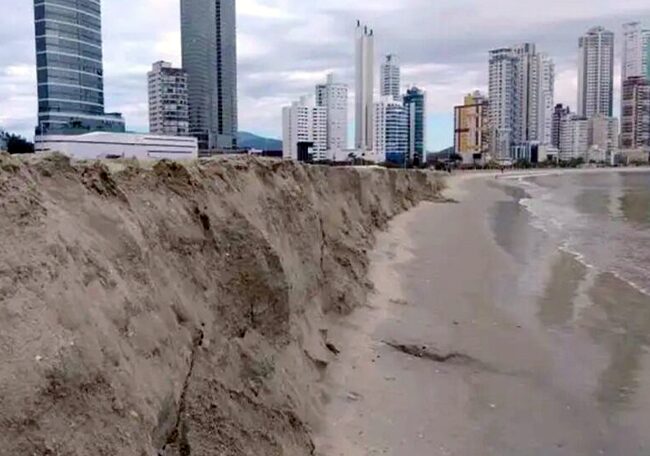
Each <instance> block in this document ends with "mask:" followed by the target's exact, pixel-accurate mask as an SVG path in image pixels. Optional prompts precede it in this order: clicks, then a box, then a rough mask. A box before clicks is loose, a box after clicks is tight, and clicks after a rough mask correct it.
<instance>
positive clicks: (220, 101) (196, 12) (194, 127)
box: [181, 0, 237, 150]
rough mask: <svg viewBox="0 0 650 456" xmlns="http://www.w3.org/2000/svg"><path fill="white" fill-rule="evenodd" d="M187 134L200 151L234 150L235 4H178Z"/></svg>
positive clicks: (202, 0) (214, 0)
mask: <svg viewBox="0 0 650 456" xmlns="http://www.w3.org/2000/svg"><path fill="white" fill-rule="evenodd" d="M181 36H182V55H183V69H184V70H185V71H186V72H187V86H188V98H189V112H190V134H191V135H192V136H195V137H196V138H197V139H198V140H199V147H200V148H201V149H203V150H230V149H236V148H237V43H236V15H235V0H181Z"/></svg>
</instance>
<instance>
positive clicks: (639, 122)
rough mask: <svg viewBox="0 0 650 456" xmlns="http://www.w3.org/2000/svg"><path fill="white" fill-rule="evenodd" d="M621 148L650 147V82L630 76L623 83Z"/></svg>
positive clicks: (644, 148)
mask: <svg viewBox="0 0 650 456" xmlns="http://www.w3.org/2000/svg"><path fill="white" fill-rule="evenodd" d="M622 99H623V109H622V112H621V149H624V150H635V149H643V150H646V149H650V82H649V81H648V80H647V79H646V78H644V77H630V78H627V79H626V80H625V82H624V83H623V94H622Z"/></svg>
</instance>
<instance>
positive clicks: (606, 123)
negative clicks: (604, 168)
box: [589, 115, 619, 162]
mask: <svg viewBox="0 0 650 456" xmlns="http://www.w3.org/2000/svg"><path fill="white" fill-rule="evenodd" d="M618 133H619V122H618V119H616V118H614V117H605V116H603V115H597V116H594V117H592V118H591V119H589V160H594V161H597V162H603V161H610V160H611V157H612V156H614V155H616V153H617V152H618Z"/></svg>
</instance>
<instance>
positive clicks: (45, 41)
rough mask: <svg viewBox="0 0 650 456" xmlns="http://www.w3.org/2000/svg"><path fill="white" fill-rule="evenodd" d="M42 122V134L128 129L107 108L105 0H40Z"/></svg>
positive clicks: (37, 22)
mask: <svg viewBox="0 0 650 456" xmlns="http://www.w3.org/2000/svg"><path fill="white" fill-rule="evenodd" d="M34 19H35V25H36V27H35V30H36V67H37V81H38V126H37V127H36V135H37V136H38V135H62V134H63V135H66V134H82V133H89V132H93V131H108V132H123V131H124V120H123V119H122V116H121V115H120V114H106V113H105V112H104V69H103V63H102V58H103V55H102V18H101V3H100V0H57V1H45V0H34Z"/></svg>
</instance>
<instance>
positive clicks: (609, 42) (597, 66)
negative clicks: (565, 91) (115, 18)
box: [578, 27, 614, 117]
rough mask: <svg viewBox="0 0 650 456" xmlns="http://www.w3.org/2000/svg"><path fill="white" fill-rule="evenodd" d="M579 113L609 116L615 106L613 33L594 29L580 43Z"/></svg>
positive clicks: (601, 28) (597, 28)
mask: <svg viewBox="0 0 650 456" xmlns="http://www.w3.org/2000/svg"><path fill="white" fill-rule="evenodd" d="M578 44H579V57H578V114H579V115H581V116H584V117H593V116H595V115H596V114H602V115H604V116H606V117H612V114H613V106H614V33H612V32H610V31H609V30H606V29H604V28H603V27H593V28H591V29H589V30H588V31H587V33H586V34H585V35H583V36H582V37H580V40H579V43H578Z"/></svg>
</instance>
